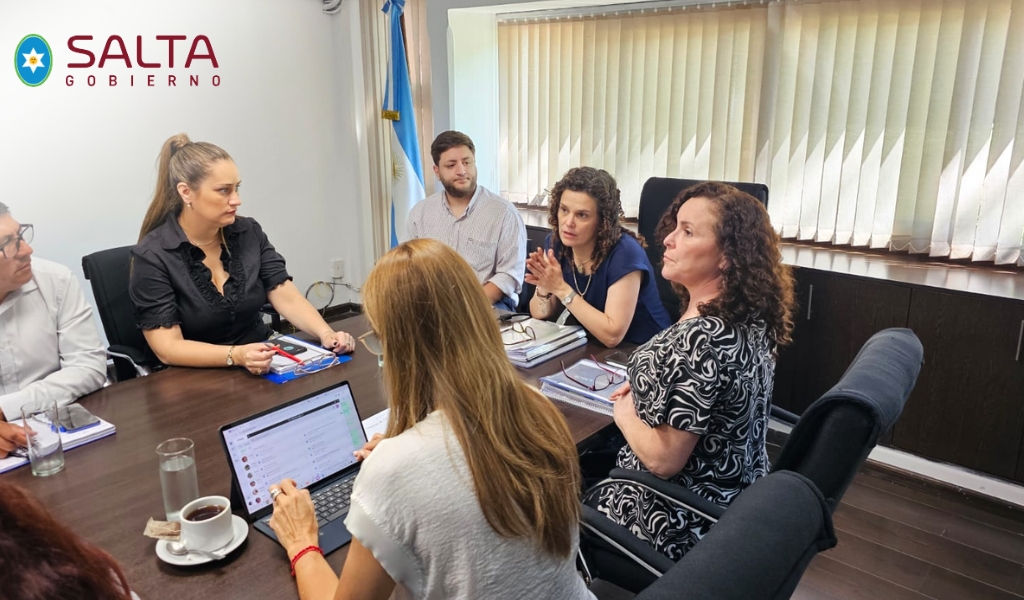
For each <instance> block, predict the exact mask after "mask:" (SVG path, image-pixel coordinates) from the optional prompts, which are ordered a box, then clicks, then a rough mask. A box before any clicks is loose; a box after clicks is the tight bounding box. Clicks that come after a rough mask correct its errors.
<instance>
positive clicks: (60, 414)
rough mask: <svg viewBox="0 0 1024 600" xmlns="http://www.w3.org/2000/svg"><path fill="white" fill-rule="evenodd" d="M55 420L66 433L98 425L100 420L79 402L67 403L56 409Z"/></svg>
mask: <svg viewBox="0 0 1024 600" xmlns="http://www.w3.org/2000/svg"><path fill="white" fill-rule="evenodd" d="M57 420H58V421H60V426H61V430H62V431H64V432H66V433H74V432H76V431H81V430H83V429H88V428H89V427H92V426H94V425H99V422H100V420H99V419H98V418H96V415H94V414H92V413H91V412H89V411H88V410H86V409H85V408H83V407H82V406H81V405H80V404H68V405H67V406H62V407H60V408H58V409H57Z"/></svg>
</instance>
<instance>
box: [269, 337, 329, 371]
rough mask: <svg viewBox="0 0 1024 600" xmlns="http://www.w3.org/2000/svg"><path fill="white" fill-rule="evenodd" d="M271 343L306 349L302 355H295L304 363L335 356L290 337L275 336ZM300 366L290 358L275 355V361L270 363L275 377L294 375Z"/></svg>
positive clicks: (314, 345) (316, 345)
mask: <svg viewBox="0 0 1024 600" xmlns="http://www.w3.org/2000/svg"><path fill="white" fill-rule="evenodd" d="M271 341H273V342H288V343H290V344H293V345H295V346H298V347H300V348H305V350H304V351H303V352H301V353H300V354H294V353H293V355H294V356H295V358H298V359H299V360H301V361H304V362H312V361H317V360H320V359H326V358H329V357H331V356H333V354H334V353H333V352H331V351H330V350H326V349H324V348H321V347H320V346H319V345H318V344H311V343H309V342H304V341H302V340H300V339H299V338H295V337H292V336H290V335H278V336H275V337H274V338H273V339H272V340H271ZM297 366H299V363H297V362H295V361H294V360H292V359H290V358H286V357H284V356H282V355H280V354H275V355H274V358H273V360H271V361H270V372H271V373H273V374H275V375H281V374H287V373H292V372H293V371H295V367H297Z"/></svg>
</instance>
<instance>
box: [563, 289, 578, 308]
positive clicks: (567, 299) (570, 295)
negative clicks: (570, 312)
mask: <svg viewBox="0 0 1024 600" xmlns="http://www.w3.org/2000/svg"><path fill="white" fill-rule="evenodd" d="M576 296H578V294H577V293H576V290H572V291H571V292H569V293H568V294H566V295H565V298H561V300H562V304H563V305H564V306H569V305H570V304H572V301H573V299H574V298H575V297H576Z"/></svg>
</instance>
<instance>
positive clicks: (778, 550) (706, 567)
mask: <svg viewBox="0 0 1024 600" xmlns="http://www.w3.org/2000/svg"><path fill="white" fill-rule="evenodd" d="M835 545H836V536H835V532H834V530H833V529H832V514H831V513H830V512H829V509H828V505H827V503H826V500H825V498H824V497H823V496H822V495H821V492H820V491H818V488H816V487H815V486H814V484H813V483H811V482H810V481H809V480H808V479H807V478H806V477H803V476H801V475H799V474H797V473H793V472H791V471H775V472H774V473H772V474H771V475H768V476H767V477H762V478H761V479H759V480H757V481H755V482H754V483H753V484H752V485H751V486H750V487H749V488H747V489H746V490H744V492H743V493H742V494H740V495H739V496H738V497H737V498H736V501H735V502H733V503H732V506H730V507H729V510H728V511H727V512H726V513H725V515H723V516H722V520H721V521H719V522H718V524H716V525H715V526H714V527H713V528H712V529H711V531H710V532H708V534H707V535H706V536H704V538H703V539H702V540H701V541H700V543H699V544H697V545H696V546H694V547H693V549H691V550H690V551H689V552H688V553H687V554H686V556H684V557H683V559H682V560H680V561H679V562H678V563H676V564H674V565H673V566H672V567H671V568H670V569H669V570H668V571H667V572H666V573H665V575H663V576H662V577H660V578H659V579H658V581H656V582H654V583H653V584H652V585H651V586H650V587H648V588H647V589H646V590H644V591H643V592H642V593H641V594H639V595H638V596H636V599H635V600H682V599H684V598H685V599H686V600H777V599H778V600H781V599H784V598H789V597H790V596H791V595H792V594H793V591H794V590H795V589H796V586H797V584H799V583H800V578H801V577H802V576H803V574H804V571H805V570H806V569H807V565H808V564H809V563H810V562H811V559H813V558H814V556H815V555H816V554H817V553H818V552H821V551H823V550H828V549H829V548H833V547H835Z"/></svg>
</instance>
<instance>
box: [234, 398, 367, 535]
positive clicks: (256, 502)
mask: <svg viewBox="0 0 1024 600" xmlns="http://www.w3.org/2000/svg"><path fill="white" fill-rule="evenodd" d="M222 435H223V437H224V444H225V446H226V447H227V451H228V456H229V460H230V461H231V468H232V470H233V471H234V473H235V477H236V478H237V479H238V484H239V487H240V488H241V491H242V496H243V499H244V501H245V504H246V510H247V511H248V512H249V514H250V515H251V514H253V513H255V512H257V511H259V510H260V509H262V508H265V507H267V506H270V505H271V500H270V492H269V488H270V486H271V485H272V484H275V483H279V482H280V481H281V480H282V479H285V478H288V477H290V478H292V479H294V480H295V481H296V483H298V484H299V487H300V488H304V487H309V486H310V485H311V484H314V483H316V482H318V481H320V480H322V479H326V478H328V477H330V476H332V475H334V474H336V473H339V472H340V471H342V470H344V469H345V468H346V467H349V466H351V465H352V464H354V463H355V462H356V459H355V457H354V456H353V455H352V452H354V451H355V450H357V449H359V448H361V447H362V446H363V444H365V443H366V434H365V433H364V432H363V425H362V422H361V421H360V420H359V413H358V412H356V406H355V401H354V399H353V398H352V391H351V388H350V387H349V385H348V383H344V384H342V385H339V386H336V387H332V388H329V389H327V390H324V391H322V392H319V393H317V394H315V395H313V396H311V397H309V398H305V399H301V400H298V401H295V402H290V403H288V404H285V405H282V406H279V407H277V408H274V409H271V410H269V411H267V412H265V413H262V414H259V415H256V416H254V417H251V418H249V419H246V420H243V421H240V422H238V423H235V424H233V425H229V426H226V427H224V428H223V429H222Z"/></svg>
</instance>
